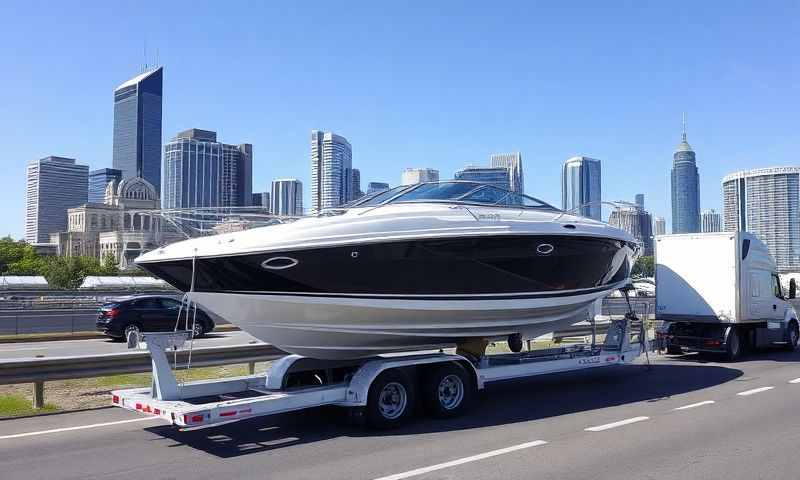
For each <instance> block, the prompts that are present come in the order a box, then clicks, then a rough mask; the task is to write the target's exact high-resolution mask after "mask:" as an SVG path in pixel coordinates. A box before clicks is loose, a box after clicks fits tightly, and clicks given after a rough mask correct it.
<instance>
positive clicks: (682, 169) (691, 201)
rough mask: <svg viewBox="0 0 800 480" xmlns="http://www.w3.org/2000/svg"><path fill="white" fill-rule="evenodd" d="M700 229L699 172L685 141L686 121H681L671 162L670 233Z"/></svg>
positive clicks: (690, 148)
mask: <svg viewBox="0 0 800 480" xmlns="http://www.w3.org/2000/svg"><path fill="white" fill-rule="evenodd" d="M699 231H700V174H699V173H698V171H697V163H696V162H695V155H694V150H692V147H691V146H690V145H689V143H688V142H687V141H686V122H685V121H684V122H683V135H682V137H681V143H679V144H678V148H677V149H676V150H675V154H674V155H673V162H672V233H697V232H699Z"/></svg>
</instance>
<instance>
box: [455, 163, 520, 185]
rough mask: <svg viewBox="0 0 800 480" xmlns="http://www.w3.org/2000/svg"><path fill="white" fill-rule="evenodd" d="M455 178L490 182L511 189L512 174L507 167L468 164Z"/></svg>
mask: <svg viewBox="0 0 800 480" xmlns="http://www.w3.org/2000/svg"><path fill="white" fill-rule="evenodd" d="M453 178H455V179H456V180H469V181H471V182H480V183H488V184H489V185H494V186H496V187H499V188H503V189H505V190H511V175H510V171H509V169H508V168H506V167H475V166H468V167H465V168H464V169H463V170H458V171H457V172H456V173H455V175H453Z"/></svg>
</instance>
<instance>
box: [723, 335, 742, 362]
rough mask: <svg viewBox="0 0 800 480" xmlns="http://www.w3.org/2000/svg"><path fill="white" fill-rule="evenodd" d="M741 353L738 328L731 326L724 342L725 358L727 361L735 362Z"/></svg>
mask: <svg viewBox="0 0 800 480" xmlns="http://www.w3.org/2000/svg"><path fill="white" fill-rule="evenodd" d="M741 355H742V342H741V338H740V337H739V329H738V328H736V327H731V331H730V333H728V341H727V342H725V358H726V360H728V361H729V362H735V361H736V360H738V359H739V357H740V356H741Z"/></svg>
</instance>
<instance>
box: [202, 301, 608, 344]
mask: <svg viewBox="0 0 800 480" xmlns="http://www.w3.org/2000/svg"><path fill="white" fill-rule="evenodd" d="M607 293H608V290H606V289H602V290H598V289H593V290H590V291H587V292H572V293H571V294H569V295H559V296H550V297H542V296H533V297H529V298H519V297H515V298H508V299H488V300H484V299H480V298H472V299H451V298H449V299H441V300H440V299H431V298H426V299H407V298H392V297H383V298H376V297H369V298H358V297H352V296H340V297H330V296H323V295H315V296H297V295H262V294H245V293H240V294H231V293H208V292H193V293H191V298H192V299H193V300H194V301H196V302H197V303H198V304H199V305H201V306H203V307H205V308H206V309H208V310H211V311H212V312H214V313H216V314H218V315H220V316H221V317H223V318H225V319H227V320H229V321H230V322H231V323H233V324H235V325H237V326H239V327H240V328H242V329H243V330H245V331H247V332H248V333H250V334H251V335H253V336H254V337H256V338H258V339H259V340H262V341H264V342H268V343H271V344H273V345H275V346H277V347H279V348H281V349H283V350H286V351H288V352H291V353H296V354H299V355H304V356H309V357H314V358H321V359H349V358H359V357H367V356H372V355H376V354H379V353H386V352H393V351H404V350H419V349H425V348H433V347H442V346H445V347H446V346H453V345H455V344H456V343H458V342H461V341H464V340H467V339H470V338H476V337H482V338H505V337H507V336H508V335H510V334H513V333H521V334H522V335H523V336H524V337H526V338H532V337H536V336H539V335H542V334H545V333H549V332H552V331H556V330H559V329H563V328H565V327H568V326H570V325H572V324H574V323H576V322H579V321H582V320H585V319H586V311H587V310H586V309H587V307H588V306H589V305H590V304H591V303H592V302H593V301H594V300H596V299H597V298H599V297H602V296H605V295H606V294H607ZM376 319H379V320H380V321H376Z"/></svg>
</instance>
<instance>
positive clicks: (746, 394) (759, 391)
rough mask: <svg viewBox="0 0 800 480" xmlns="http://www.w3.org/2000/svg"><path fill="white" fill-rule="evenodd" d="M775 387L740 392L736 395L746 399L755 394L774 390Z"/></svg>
mask: <svg viewBox="0 0 800 480" xmlns="http://www.w3.org/2000/svg"><path fill="white" fill-rule="evenodd" d="M773 388H775V387H761V388H754V389H752V390H745V391H744V392H739V393H737V394H736V395H739V396H742V397H746V396H748V395H753V394H755V393H761V392H766V391H767V390H772V389H773Z"/></svg>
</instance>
